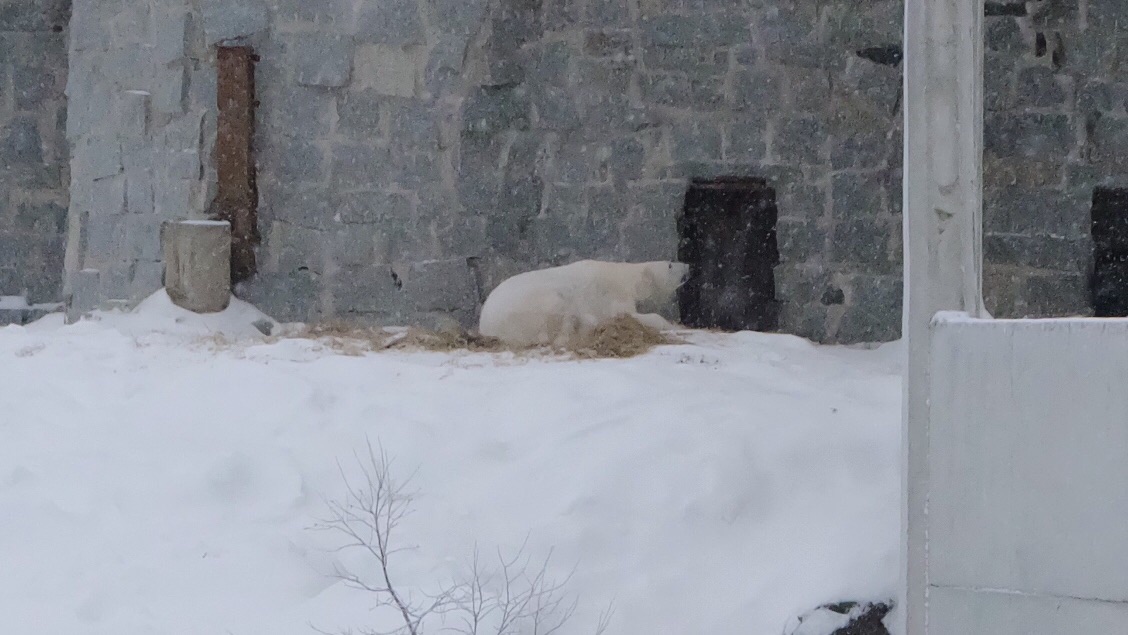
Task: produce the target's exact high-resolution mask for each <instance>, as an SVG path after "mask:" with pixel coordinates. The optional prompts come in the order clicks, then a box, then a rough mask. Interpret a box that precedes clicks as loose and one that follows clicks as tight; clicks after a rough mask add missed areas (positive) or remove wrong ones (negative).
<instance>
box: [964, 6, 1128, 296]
mask: <svg viewBox="0 0 1128 635" xmlns="http://www.w3.org/2000/svg"><path fill="white" fill-rule="evenodd" d="M987 12H988V18H987V20H986V38H985V41H986V70H985V74H986V83H987V100H986V104H985V107H986V110H987V112H986V123H985V126H986V130H985V140H984V143H985V149H984V172H985V191H984V259H985V261H986V267H985V273H984V287H985V294H986V296H987V301H988V308H989V309H990V310H991V311H992V314H993V315H995V316H996V317H1026V316H1038V317H1042V316H1061V315H1078V314H1081V315H1084V314H1088V313H1089V312H1090V311H1091V302H1092V298H1091V294H1090V289H1089V276H1090V270H1091V267H1092V259H1093V258H1092V256H1093V244H1092V239H1091V237H1090V233H1089V232H1090V216H1089V212H1090V209H1091V207H1092V198H1093V190H1094V188H1095V187H1097V186H1102V185H1103V186H1115V187H1128V116H1126V115H1128V113H1126V111H1125V107H1126V105H1128V104H1126V102H1128V82H1126V81H1125V79H1124V76H1123V73H1124V69H1125V68H1128V45H1126V40H1125V36H1124V33H1125V28H1126V27H1128V3H1125V2H1123V0H1062V1H1060V2H1058V1H1053V2H1051V1H1048V0H1047V1H1033V2H988V3H987ZM1117 80H1119V81H1117Z"/></svg>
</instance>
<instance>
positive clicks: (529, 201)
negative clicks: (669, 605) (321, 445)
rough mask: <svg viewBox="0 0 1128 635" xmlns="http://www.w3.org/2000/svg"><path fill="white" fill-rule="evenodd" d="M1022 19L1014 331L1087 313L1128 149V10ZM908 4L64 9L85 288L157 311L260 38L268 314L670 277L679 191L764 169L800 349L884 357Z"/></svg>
mask: <svg viewBox="0 0 1128 635" xmlns="http://www.w3.org/2000/svg"><path fill="white" fill-rule="evenodd" d="M1006 4H1008V5H1009V4H1011V3H1006ZM1018 4H1019V5H1021V11H1019V10H1018V9H1017V8H1014V7H1010V6H1007V7H1001V5H999V3H997V2H991V3H989V6H990V9H989V11H990V12H992V13H996V14H997V13H1006V14H1007V15H1004V16H993V17H990V18H989V19H988V23H987V24H988V26H987V28H988V35H987V38H988V48H989V51H988V58H989V59H988V76H987V82H988V107H989V114H988V130H987V137H988V138H987V148H988V150H987V157H986V159H987V179H988V187H987V192H986V195H987V201H988V204H987V212H986V223H987V238H986V241H985V243H986V245H985V250H986V254H987V258H988V261H989V263H990V266H989V268H988V279H987V289H988V295H989V296H990V299H989V301H990V303H991V305H992V307H993V308H995V310H996V311H997V312H998V313H999V314H1002V315H1010V314H1046V313H1054V312H1062V311H1066V312H1073V311H1083V310H1084V309H1085V308H1086V306H1087V302H1088V299H1087V295H1086V294H1085V293H1084V291H1085V289H1084V288H1083V285H1082V282H1083V279H1084V277H1085V274H1084V270H1085V269H1086V267H1088V264H1087V262H1088V259H1090V258H1091V257H1090V256H1089V253H1090V252H1091V247H1090V246H1088V243H1087V242H1086V241H1087V234H1086V232H1087V229H1086V223H1087V211H1086V209H1087V208H1086V207H1085V205H1084V204H1083V203H1085V199H1086V197H1088V196H1091V189H1092V186H1093V185H1094V184H1097V183H1114V182H1117V180H1118V179H1121V178H1122V176H1123V174H1124V171H1123V164H1124V151H1123V148H1124V147H1128V146H1125V144H1124V143H1123V141H1125V137H1126V136H1128V122H1125V121H1124V119H1125V117H1124V116H1123V115H1124V114H1125V111H1124V95H1125V92H1124V90H1123V86H1122V85H1118V84H1114V83H1112V82H1111V81H1108V80H1109V78H1110V77H1111V75H1112V73H1113V71H1114V69H1116V68H1119V65H1120V64H1121V63H1122V61H1123V60H1121V59H1120V57H1122V56H1123V52H1122V51H1121V49H1124V48H1125V47H1123V46H1119V47H1118V46H1117V45H1116V42H1117V40H1116V35H1115V34H1116V31H1115V27H1111V26H1109V25H1115V24H1117V22H1116V20H1117V16H1120V17H1119V20H1120V22H1119V23H1120V24H1124V23H1125V19H1124V17H1123V12H1124V10H1125V9H1124V8H1122V7H1120V4H1121V3H1119V2H1117V1H1116V0H1066V1H1064V2H1060V3H1045V2H1031V3H1018ZM1027 4H1029V7H1028V6H1027ZM1050 4H1053V5H1054V7H1055V8H1053V9H1050V8H1049V5H1050ZM1080 5H1084V6H1085V10H1084V11H1081V10H1076V11H1074V10H1072V9H1071V8H1076V7H1079V6H1080ZM1043 7H1045V8H1043ZM1030 8H1037V9H1038V11H1041V13H1040V14H1038V15H1030V11H1029V10H1028V9H1030ZM902 11H903V5H902V3H901V2H900V0H872V1H871V2H866V3H857V2H853V1H849V0H822V1H817V2H816V1H815V0H778V1H775V2H761V1H753V2H732V1H731V0H723V1H722V0H542V1H534V0H379V1H376V0H319V1H318V2H312V1H309V0H193V1H192V2H186V1H185V0H157V1H153V2H144V1H143V0H128V1H127V0H116V1H114V2H109V1H108V0H75V16H76V17H75V19H74V25H73V26H72V38H71V47H70V48H71V62H70V63H71V68H72V74H71V77H72V79H71V82H70V85H69V86H68V93H69V95H70V97H71V104H72V115H71V117H70V121H69V125H68V133H69V136H70V139H71V141H72V143H74V145H75V151H74V160H73V164H72V186H71V190H72V202H71V223H72V229H73V228H76V227H77V228H78V229H77V230H75V231H72V232H71V240H70V242H69V247H70V249H69V251H68V256H69V257H68V268H69V269H70V270H73V269H75V268H76V267H81V266H97V267H99V268H103V269H104V270H105V271H106V272H109V275H107V274H106V273H104V274H103V280H104V281H105V285H106V289H104V292H105V294H106V295H107V296H108V297H134V298H135V297H138V296H140V295H143V294H144V293H147V292H149V291H151V290H153V289H155V288H156V285H158V284H159V264H158V263H157V261H156V258H157V254H156V226H157V224H158V223H159V220H160V219H162V218H167V217H185V216H187V217H191V216H203V215H206V214H207V207H208V203H209V200H210V197H211V196H212V191H211V190H212V188H213V183H214V181H215V179H214V174H211V173H210V172H211V171H212V168H211V167H210V166H211V161H210V159H209V157H210V151H211V149H210V144H211V142H212V139H213V137H214V125H215V124H214V120H215V115H214V109H215V106H214V102H215V76H214V70H213V69H214V49H213V48H212V47H213V45H215V44H216V43H221V42H246V43H249V44H251V45H253V46H254V47H255V48H256V51H257V52H258V53H259V55H260V56H261V58H262V61H261V63H260V65H259V69H258V75H257V82H258V90H259V98H260V102H261V105H260V109H259V117H258V134H257V140H256V148H257V152H258V162H259V189H260V211H259V226H260V229H261V232H262V235H263V242H262V244H261V246H260V248H259V263H260V273H259V275H258V276H257V277H256V278H255V279H253V280H251V281H249V282H248V283H246V284H244V285H242V286H241V287H240V289H238V293H239V294H240V295H242V296H244V297H246V298H247V299H249V300H251V301H253V302H256V303H257V304H259V305H260V306H262V307H263V309H264V310H266V311H267V312H270V313H272V314H274V315H275V316H276V317H278V318H279V319H302V320H305V319H327V318H335V317H343V318H347V319H353V320H358V321H366V322H380V323H404V322H416V323H429V322H434V321H435V320H438V319H441V317H442V316H447V315H451V316H454V317H455V318H456V319H458V320H460V321H461V322H463V323H465V324H468V325H469V324H472V323H473V321H474V317H475V315H476V312H477V309H478V305H479V302H480V301H481V299H482V297H483V295H484V294H485V293H486V292H488V291H489V290H490V289H491V288H492V286H493V285H494V284H496V283H497V282H498V281H500V280H501V279H502V278H504V277H505V276H507V275H510V274H513V273H516V272H518V271H522V270H526V269H530V268H533V267H537V266H543V265H549V264H557V263H563V262H566V261H570V260H574V259H578V258H585V257H594V258H614V259H631V260H642V259H656V258H673V257H674V256H675V255H676V252H677V241H678V236H677V232H676V220H677V216H678V214H679V213H680V211H681V206H682V199H683V197H684V194H685V190H686V186H687V184H688V180H689V179H691V178H694V177H710V176H723V175H730V176H731V175H749V176H759V177H765V178H767V179H769V180H770V181H771V183H772V185H773V187H774V188H775V189H776V193H777V198H778V206H779V227H778V230H779V242H780V255H781V261H782V264H781V265H780V267H779V268H778V270H777V287H778V289H777V295H778V298H779V299H780V300H781V302H782V315H781V327H782V329H783V330H784V331H787V332H791V333H796V334H799V335H803V336H807V337H811V338H813V339H816V340H819V341H827V342H854V341H865V340H888V339H893V338H895V337H897V336H898V334H899V330H900V311H901V281H900V276H901V173H900V163H901V143H902V141H901V139H902V135H901V131H900V126H901V112H900V105H901V75H900V65H899V44H900V39H901V16H902ZM1020 12H1021V13H1024V15H1017V16H1016V15H1013V14H1015V13H1020ZM1101 12H1104V13H1101ZM1110 12H1111V13H1110ZM1105 13H1108V14H1109V15H1108V16H1106V15H1104V14H1105ZM1098 17H1099V18H1101V20H1097V18H1098ZM1038 32H1043V34H1044V38H1045V39H1046V41H1047V42H1048V44H1047V47H1048V50H1049V52H1047V53H1045V54H1042V55H1039V53H1040V52H1041V50H1040V49H1039V47H1038V44H1037V42H1039V41H1040V40H1039V39H1038V37H1037V33H1038ZM1059 41H1061V42H1064V43H1065V44H1064V49H1065V51H1066V52H1065V54H1064V55H1061V54H1058V55H1057V56H1056V57H1055V54H1054V53H1053V50H1054V48H1055V47H1056V46H1057V42H1059ZM1055 60H1056V61H1055ZM74 71H79V72H74ZM138 91H143V92H138ZM1098 115H1099V116H1098Z"/></svg>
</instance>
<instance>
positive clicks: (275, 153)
mask: <svg viewBox="0 0 1128 635" xmlns="http://www.w3.org/2000/svg"><path fill="white" fill-rule="evenodd" d="M261 150H262V153H261V154H260V155H259V160H260V161H261V163H260V165H261V166H262V171H263V172H264V173H265V174H267V175H269V176H271V177H273V178H275V179H278V180H279V181H282V182H286V183H310V184H312V183H321V182H323V181H324V180H325V177H326V167H327V166H326V163H327V161H326V160H325V153H324V152H323V151H322V150H321V148H320V147H318V146H317V145H315V144H313V143H311V142H309V141H306V140H304V139H287V138H284V137H279V138H275V139H271V140H270V142H269V144H268V145H265V144H264V147H263V148H262V149H261Z"/></svg>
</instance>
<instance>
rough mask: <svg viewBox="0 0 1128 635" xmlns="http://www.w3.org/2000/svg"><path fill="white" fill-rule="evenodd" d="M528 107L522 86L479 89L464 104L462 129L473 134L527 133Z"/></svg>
mask: <svg viewBox="0 0 1128 635" xmlns="http://www.w3.org/2000/svg"><path fill="white" fill-rule="evenodd" d="M530 104H531V102H530V99H529V95H528V91H527V89H526V88H525V87H524V86H482V87H479V88H477V89H476V90H474V91H473V92H472V93H471V94H470V95H469V96H468V97H467V98H466V101H465V103H464V104H463V107H462V129H463V131H466V132H474V133H493V132H499V131H502V130H509V129H516V130H526V129H528V127H529V113H530Z"/></svg>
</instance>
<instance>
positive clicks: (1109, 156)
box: [1089, 117, 1128, 166]
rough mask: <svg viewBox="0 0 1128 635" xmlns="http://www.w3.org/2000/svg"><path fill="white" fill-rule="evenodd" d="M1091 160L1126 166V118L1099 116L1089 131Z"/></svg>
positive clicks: (1127, 141) (1127, 151)
mask: <svg viewBox="0 0 1128 635" xmlns="http://www.w3.org/2000/svg"><path fill="white" fill-rule="evenodd" d="M1089 141H1090V143H1092V147H1093V155H1092V160H1093V161H1094V162H1098V163H1110V164H1113V165H1116V166H1128V120H1125V119H1113V118H1111V117H1099V118H1098V119H1097V121H1096V123H1095V124H1094V125H1093V126H1092V130H1090V131H1089Z"/></svg>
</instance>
